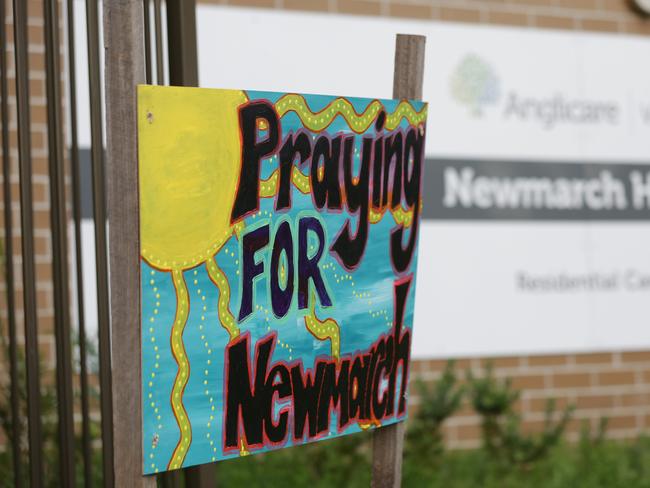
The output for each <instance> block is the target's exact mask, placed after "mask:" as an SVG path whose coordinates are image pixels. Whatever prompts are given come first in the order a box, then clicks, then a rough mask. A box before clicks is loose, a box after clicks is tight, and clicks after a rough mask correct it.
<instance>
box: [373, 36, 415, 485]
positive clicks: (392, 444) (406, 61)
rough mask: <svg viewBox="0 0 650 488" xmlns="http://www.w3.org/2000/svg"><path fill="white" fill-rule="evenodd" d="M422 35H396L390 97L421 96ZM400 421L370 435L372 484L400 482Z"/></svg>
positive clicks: (401, 446)
mask: <svg viewBox="0 0 650 488" xmlns="http://www.w3.org/2000/svg"><path fill="white" fill-rule="evenodd" d="M425 40H426V38H425V37H424V36H410V35H405V34H398V35H397V38H396V41H395V72H394V75H393V98H408V99H411V100H420V99H421V98H422V81H423V75H424V44H425ZM404 431H405V426H404V422H398V423H396V424H392V425H388V426H386V427H380V428H378V429H376V430H375V431H374V432H373V438H372V487H373V488H399V487H400V486H401V483H402V450H403V447H404Z"/></svg>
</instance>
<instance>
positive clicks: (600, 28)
mask: <svg viewBox="0 0 650 488" xmlns="http://www.w3.org/2000/svg"><path fill="white" fill-rule="evenodd" d="M580 25H581V26H582V29H583V30H586V31H593V32H619V31H620V30H621V26H620V24H619V23H618V22H617V21H614V20H607V19H582V20H581V21H580Z"/></svg>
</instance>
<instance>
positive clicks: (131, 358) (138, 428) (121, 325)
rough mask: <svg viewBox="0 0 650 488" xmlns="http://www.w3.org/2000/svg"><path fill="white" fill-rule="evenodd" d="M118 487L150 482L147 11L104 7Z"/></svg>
mask: <svg viewBox="0 0 650 488" xmlns="http://www.w3.org/2000/svg"><path fill="white" fill-rule="evenodd" d="M103 3H104V43H105V49H106V75H105V76H106V133H107V134H106V136H107V153H108V154H107V160H106V169H107V171H106V178H107V186H108V198H107V199H108V202H107V203H108V224H109V262H110V297H111V299H110V311H111V327H112V329H111V346H112V364H113V432H114V459H115V486H116V487H127V486H128V487H130V488H150V487H154V486H156V479H155V477H153V476H148V477H144V476H142V399H141V391H140V376H141V375H140V370H141V363H140V342H141V337H140V240H139V231H138V226H139V212H138V144H137V117H136V114H137V100H136V87H137V85H138V84H140V83H144V82H145V70H144V22H143V3H142V2H140V1H135V0H104V2H103Z"/></svg>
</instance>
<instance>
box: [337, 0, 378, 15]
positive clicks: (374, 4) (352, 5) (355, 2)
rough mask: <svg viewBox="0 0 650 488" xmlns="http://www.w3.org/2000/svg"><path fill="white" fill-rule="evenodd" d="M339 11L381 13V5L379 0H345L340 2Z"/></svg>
mask: <svg viewBox="0 0 650 488" xmlns="http://www.w3.org/2000/svg"><path fill="white" fill-rule="evenodd" d="M338 11H339V12H341V13H344V14H355V15H379V14H381V5H380V3H379V2H378V1H373V0H369V1H366V0H344V1H342V2H338Z"/></svg>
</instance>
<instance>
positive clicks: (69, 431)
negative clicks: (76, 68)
mask: <svg viewBox="0 0 650 488" xmlns="http://www.w3.org/2000/svg"><path fill="white" fill-rule="evenodd" d="M57 7H58V2H57V1H56V0H44V1H43V19H44V23H45V71H46V77H45V82H46V83H45V85H46V94H47V148H48V160H49V177H50V181H49V183H50V218H51V225H50V227H51V233H52V282H53V283H52V284H53V292H54V332H55V344H56V390H57V414H58V422H59V424H58V429H57V432H58V437H59V449H58V451H59V476H60V477H59V481H60V483H61V484H62V486H75V466H74V454H75V451H74V420H73V416H72V413H73V410H74V400H73V397H72V351H71V349H72V345H71V343H70V300H69V288H68V286H69V282H68V259H67V257H68V242H67V215H66V198H65V168H64V164H63V131H62V122H63V118H62V113H61V112H62V110H61V64H60V52H59V16H58V8H57Z"/></svg>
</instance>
